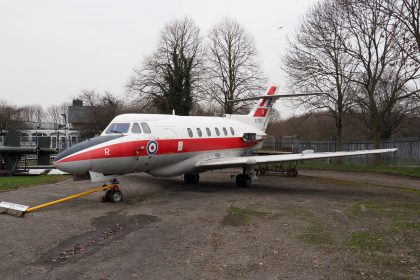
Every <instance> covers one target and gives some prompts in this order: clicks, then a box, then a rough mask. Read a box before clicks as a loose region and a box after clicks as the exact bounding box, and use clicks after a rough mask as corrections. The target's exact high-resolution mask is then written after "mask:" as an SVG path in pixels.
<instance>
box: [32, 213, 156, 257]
mask: <svg viewBox="0 0 420 280" xmlns="http://www.w3.org/2000/svg"><path fill="white" fill-rule="evenodd" d="M158 221H159V219H158V218H157V217H154V216H148V215H135V216H123V215H119V214H117V213H109V215H107V216H104V217H98V218H95V219H94V220H93V223H92V224H93V226H94V227H95V228H94V229H93V230H91V231H88V232H85V233H82V234H80V235H78V236H74V237H72V238H70V239H67V240H65V241H63V242H61V243H60V244H59V245H58V246H57V247H55V248H53V249H52V250H50V251H49V252H48V253H47V254H46V255H45V256H43V257H42V258H41V259H40V262H42V263H50V264H52V263H54V264H60V263H66V262H68V261H71V260H72V259H73V258H77V259H78V260H79V259H81V258H83V257H86V256H88V255H93V254H94V253H96V252H97V251H98V250H100V249H101V248H103V247H105V246H108V245H109V244H111V243H114V242H116V241H117V240H119V239H123V238H124V236H126V235H127V234H129V233H130V232H132V231H134V230H137V229H140V228H142V227H145V226H147V225H148V224H150V223H154V222H158Z"/></svg>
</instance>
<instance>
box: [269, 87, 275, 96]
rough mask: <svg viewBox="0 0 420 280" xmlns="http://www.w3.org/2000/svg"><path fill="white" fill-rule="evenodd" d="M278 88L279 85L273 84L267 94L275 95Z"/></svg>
mask: <svg viewBox="0 0 420 280" xmlns="http://www.w3.org/2000/svg"><path fill="white" fill-rule="evenodd" d="M276 89H277V87H275V86H271V87H270V89H269V90H268V91H267V95H273V94H274V93H276Z"/></svg>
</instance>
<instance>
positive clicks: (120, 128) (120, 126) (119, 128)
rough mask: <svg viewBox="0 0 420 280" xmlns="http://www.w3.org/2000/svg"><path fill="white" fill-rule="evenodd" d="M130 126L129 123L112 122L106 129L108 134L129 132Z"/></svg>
mask: <svg viewBox="0 0 420 280" xmlns="http://www.w3.org/2000/svg"><path fill="white" fill-rule="evenodd" d="M129 128H130V124H129V123H111V125H110V126H108V128H107V130H106V131H105V133H106V134H115V133H127V132H128V129H129Z"/></svg>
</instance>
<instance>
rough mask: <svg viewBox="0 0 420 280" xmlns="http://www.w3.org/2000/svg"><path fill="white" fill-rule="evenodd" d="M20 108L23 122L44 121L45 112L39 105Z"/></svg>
mask: <svg viewBox="0 0 420 280" xmlns="http://www.w3.org/2000/svg"><path fill="white" fill-rule="evenodd" d="M20 108H21V116H22V119H23V120H24V121H25V122H38V123H40V122H42V121H44V119H45V111H44V108H42V106H41V105H25V106H22V107H20Z"/></svg>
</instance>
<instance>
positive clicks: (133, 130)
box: [131, 123, 141, 133]
mask: <svg viewBox="0 0 420 280" xmlns="http://www.w3.org/2000/svg"><path fill="white" fill-rule="evenodd" d="M131 133H141V128H140V125H139V124H138V123H134V124H133V127H132V128H131Z"/></svg>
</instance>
